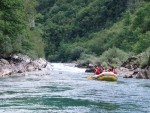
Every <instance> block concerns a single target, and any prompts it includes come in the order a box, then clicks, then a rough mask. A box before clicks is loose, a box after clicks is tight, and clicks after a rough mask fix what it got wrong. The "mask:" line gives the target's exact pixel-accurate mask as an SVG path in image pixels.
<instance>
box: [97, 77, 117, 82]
mask: <svg viewBox="0 0 150 113" xmlns="http://www.w3.org/2000/svg"><path fill="white" fill-rule="evenodd" d="M96 80H101V81H112V82H113V81H117V80H118V78H117V77H116V76H100V77H98V78H97V79H96Z"/></svg>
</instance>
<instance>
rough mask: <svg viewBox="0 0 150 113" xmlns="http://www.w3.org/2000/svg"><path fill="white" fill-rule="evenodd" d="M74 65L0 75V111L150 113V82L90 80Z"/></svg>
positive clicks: (31, 112)
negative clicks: (26, 73) (24, 73)
mask: <svg viewBox="0 0 150 113" xmlns="http://www.w3.org/2000/svg"><path fill="white" fill-rule="evenodd" d="M84 71H85V70H84V69H78V68H76V67H74V65H73V64H61V63H60V64H59V63H54V64H53V67H52V69H50V70H48V71H41V72H30V73H28V75H26V76H18V75H16V76H12V77H3V78H0V113H150V81H149V80H139V79H125V78H123V77H119V78H118V81H117V82H105V81H103V82H102V81H95V80H87V78H86V77H87V76H88V75H89V74H88V73H85V72H84Z"/></svg>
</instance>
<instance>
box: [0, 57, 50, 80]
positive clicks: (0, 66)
mask: <svg viewBox="0 0 150 113" xmlns="http://www.w3.org/2000/svg"><path fill="white" fill-rule="evenodd" d="M49 66H50V65H49V63H48V62H47V61H46V60H45V59H43V58H39V59H36V60H32V59H31V58H30V57H28V56H27V55H22V54H14V55H11V56H9V57H6V58H1V59H0V77H2V76H7V75H8V76H12V75H13V74H17V73H21V74H25V73H26V72H31V71H38V70H43V69H46V68H49Z"/></svg>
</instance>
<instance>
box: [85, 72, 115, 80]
mask: <svg viewBox="0 0 150 113" xmlns="http://www.w3.org/2000/svg"><path fill="white" fill-rule="evenodd" d="M87 78H88V79H95V80H100V81H112V82H113V81H117V80H118V78H117V75H116V74H114V73H112V72H103V73H101V74H99V75H93V76H88V77H87Z"/></svg>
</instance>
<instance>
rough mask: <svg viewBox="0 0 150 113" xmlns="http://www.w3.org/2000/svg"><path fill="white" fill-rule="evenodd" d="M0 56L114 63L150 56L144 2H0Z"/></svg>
mask: <svg viewBox="0 0 150 113" xmlns="http://www.w3.org/2000/svg"><path fill="white" fill-rule="evenodd" d="M0 5H1V7H0V24H1V26H0V56H1V57H4V56H7V55H10V54H14V53H22V54H27V55H29V56H31V57H32V58H38V57H45V58H46V59H47V60H48V61H50V62H73V61H79V62H88V63H97V62H103V63H106V62H110V63H113V64H116V63H120V62H121V61H123V60H125V59H127V58H128V57H130V56H133V55H138V54H141V53H143V52H146V53H147V54H148V55H150V1H149V0H1V1H0Z"/></svg>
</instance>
